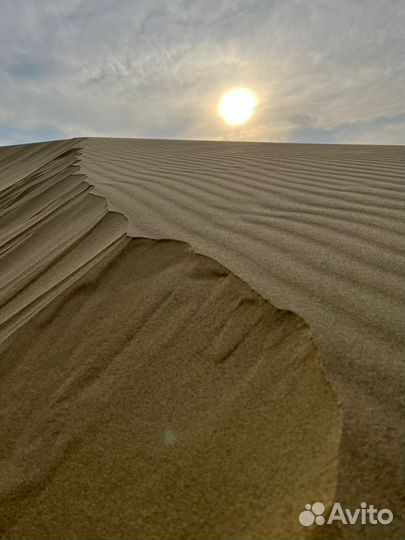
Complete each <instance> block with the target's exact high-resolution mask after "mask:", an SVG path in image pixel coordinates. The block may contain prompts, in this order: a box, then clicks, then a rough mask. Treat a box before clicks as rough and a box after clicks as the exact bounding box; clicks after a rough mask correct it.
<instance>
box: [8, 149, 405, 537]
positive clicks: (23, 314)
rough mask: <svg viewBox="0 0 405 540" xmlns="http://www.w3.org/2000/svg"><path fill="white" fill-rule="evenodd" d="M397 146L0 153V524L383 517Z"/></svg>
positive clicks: (94, 527) (280, 525)
mask: <svg viewBox="0 0 405 540" xmlns="http://www.w3.org/2000/svg"><path fill="white" fill-rule="evenodd" d="M401 152H402V151H401V149H399V148H394V147H391V148H390V147H356V146H348V147H344V146H330V145H327V146H319V145H279V144H249V143H210V142H187V141H182V142H181V141H147V140H125V139H113V140H111V139H84V140H73V141H62V142H55V143H48V144H46V143H43V144H39V145H26V146H23V147H9V148H3V149H0V204H1V211H2V213H1V217H0V220H1V221H0V225H1V237H0V238H1V246H2V247H1V249H2V252H1V253H0V278H1V284H2V292H1V297H0V306H1V307H0V325H1V326H0V338H1V339H2V340H3V344H2V345H1V351H0V352H1V357H2V360H1V362H0V396H1V397H0V399H1V405H0V407H1V408H0V411H2V414H3V417H2V422H1V423H0V430H1V436H0V441H1V442H0V457H1V459H3V460H4V461H3V462H2V466H1V467H0V475H2V476H1V477H0V478H1V479H2V480H1V482H0V501H2V502H1V506H0V530H1V531H2V535H3V536H5V537H10V538H21V537H27V538H32V537H38V538H39V537H47V538H51V537H52V538H56V537H57V538H63V537H65V538H66V537H77V538H94V537H99V538H111V537H117V538H118V537H119V538H132V537H146V538H169V537H170V538H207V537H210V538H229V537H238V538H270V537H272V538H292V537H293V538H305V537H313V536H314V535H315V536H317V537H320V538H322V537H323V538H330V537H331V536H332V537H335V538H337V537H348V538H354V537H358V538H381V537H384V538H399V537H401V534H402V533H401V522H400V520H399V519H398V514H399V513H400V512H401V509H402V473H401V469H402V458H401V456H402V452H401V439H402V431H401V426H402V423H401V420H402V418H401V408H400V401H401V397H402V370H401V352H402V347H403V345H402V335H401V324H402V322H403V311H402V304H401V295H402V289H401V277H402V257H403V253H402V245H401V233H402V219H403V218H402V213H401V210H402V198H401V193H402V181H403V172H404V163H403V157H402V154H401ZM89 183H90V184H93V185H94V186H95V189H94V192H95V194H97V195H102V196H103V197H105V199H106V201H105V199H103V197H96V196H94V195H91V194H90V193H89V191H90V190H89V185H88V184H89ZM107 206H108V208H109V209H110V212H107ZM111 210H115V211H117V212H119V213H113V212H111ZM127 220H128V223H127ZM127 230H128V232H129V234H130V235H131V236H135V237H149V238H173V239H175V240H181V241H183V242H187V243H188V244H189V245H190V246H191V247H192V249H190V247H189V246H188V245H187V244H184V243H182V242H179V241H166V242H156V241H153V240H146V239H139V238H138V239H134V240H130V239H129V238H128V237H126V236H125V233H126V231H127ZM193 250H194V251H193ZM195 251H197V252H200V253H203V254H204V255H208V256H209V257H212V259H210V258H207V257H205V256H202V255H198V256H197V255H195ZM213 259H215V260H216V261H219V263H220V264H218V262H215V260H213ZM221 265H224V266H221ZM225 267H226V268H225ZM236 276H240V277H242V278H243V280H244V281H245V282H243V281H241V280H240V279H239V278H237V277H236ZM251 287H253V289H256V291H258V293H260V295H261V296H259V294H258V293H256V292H254V290H252V289H251ZM263 298H265V299H267V301H265V300H263ZM274 305H276V306H277V308H283V309H289V310H293V311H295V312H296V313H298V314H299V315H301V316H302V317H303V318H304V319H305V320H306V321H307V322H309V323H310V327H311V332H309V330H308V327H307V325H306V324H305V323H304V322H303V321H302V319H300V318H299V317H297V316H296V315H293V314H292V313H289V312H285V311H280V310H279V309H277V308H275V307H274ZM311 334H312V335H314V336H315V340H316V343H317V344H318V346H319V347H320V351H321V355H322V359H323V364H324V368H325V370H326V374H327V377H328V378H329V380H330V381H331V382H332V384H333V386H334V388H335V390H336V392H337V397H336V395H335V393H334V392H335V391H334V390H333V389H332V387H331V386H330V384H329V382H328V380H327V379H326V378H325V376H324V374H323V368H322V366H321V362H320V358H319V353H318V350H317V348H316V347H315V345H314V342H313V340H312V337H311ZM338 400H341V401H342V406H343V413H344V416H343V422H344V424H343V430H342V414H341V410H340V408H339V405H338ZM134 486H137V487H136V489H135V488H134ZM314 500H322V501H323V502H324V503H325V504H330V503H331V502H333V501H334V500H339V501H341V502H342V503H345V504H346V505H348V506H351V507H353V508H355V507H357V506H359V504H360V502H361V501H363V500H367V502H369V503H373V504H375V505H377V506H379V507H389V508H391V509H392V510H393V511H394V513H395V514H396V520H394V523H393V524H392V525H391V526H390V527H378V526H377V527H376V526H374V527H370V526H368V527H363V528H362V527H361V526H360V527H351V528H350V529H349V528H346V529H345V528H343V529H341V530H334V531H327V530H326V528H318V529H316V528H315V529H313V528H311V529H303V528H302V527H300V526H299V524H298V521H297V516H298V513H299V512H300V511H301V510H302V509H303V506H304V504H305V503H306V502H311V501H314Z"/></svg>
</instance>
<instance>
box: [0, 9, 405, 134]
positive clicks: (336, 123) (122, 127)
mask: <svg viewBox="0 0 405 540" xmlns="http://www.w3.org/2000/svg"><path fill="white" fill-rule="evenodd" d="M404 30H405V25H404V8H403V3H402V2H401V1H400V0H356V2H353V0H311V2H307V1H303V0H233V1H232V0H222V1H221V0H172V1H170V0H169V1H167V0H166V1H163V0H135V1H133V0H132V1H131V0H108V1H107V0H86V1H83V0H64V2H54V1H53V0H41V2H38V1H36V0H3V1H2V2H1V4H0V88H1V100H0V144H13V143H18V142H29V141H32V140H41V139H47V138H50V139H52V138H63V137H74V136H95V135H98V136H121V137H157V138H189V139H240V140H263V141H299V142H338V143H357V142H358V143H373V144H403V143H404V125H405V115H404V113H405V106H404V88H405V85H404V61H403V34H404ZM241 85H243V86H248V87H250V88H252V89H253V90H254V91H255V92H256V94H257V95H258V97H259V105H258V107H257V110H256V113H255V115H254V117H253V118H252V120H251V121H249V122H248V124H246V125H245V126H242V127H239V128H235V127H233V128H232V127H230V126H226V125H225V124H224V123H223V122H222V121H221V119H220V118H219V117H218V115H217V111H216V105H217V102H218V100H219V98H220V96H221V94H222V93H223V92H225V91H226V90H228V89H229V88H232V87H233V86H241Z"/></svg>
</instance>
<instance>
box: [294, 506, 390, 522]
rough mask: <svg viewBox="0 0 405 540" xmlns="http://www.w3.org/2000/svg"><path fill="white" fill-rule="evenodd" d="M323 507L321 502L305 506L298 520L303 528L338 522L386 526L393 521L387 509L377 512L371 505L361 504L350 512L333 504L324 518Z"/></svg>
mask: <svg viewBox="0 0 405 540" xmlns="http://www.w3.org/2000/svg"><path fill="white" fill-rule="evenodd" d="M324 513H325V506H324V504H322V503H321V502H315V503H313V504H306V505H305V510H304V511H303V512H301V513H300V515H299V516H298V520H299V522H300V523H301V525H303V526H304V527H310V526H311V525H313V524H314V523H315V524H316V525H325V523H326V524H327V525H330V524H331V523H336V522H340V523H342V524H343V525H354V524H355V523H361V524H362V525H366V524H370V525H377V524H378V523H380V524H381V525H388V524H389V523H391V522H392V520H393V519H394V515H393V513H392V512H391V510H388V508H383V509H382V510H378V509H377V508H375V506H373V505H372V504H370V505H367V503H365V502H362V503H361V504H360V508H356V509H355V510H350V509H349V508H342V505H341V504H340V503H338V502H335V503H334V505H333V506H332V509H331V511H330V513H329V516H328V517H327V518H326V517H325V516H324V515H323V514H324Z"/></svg>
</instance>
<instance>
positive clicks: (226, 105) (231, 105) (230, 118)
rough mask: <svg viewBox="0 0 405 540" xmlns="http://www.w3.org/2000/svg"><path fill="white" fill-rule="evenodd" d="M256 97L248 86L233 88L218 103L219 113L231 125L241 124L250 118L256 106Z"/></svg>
mask: <svg viewBox="0 0 405 540" xmlns="http://www.w3.org/2000/svg"><path fill="white" fill-rule="evenodd" d="M256 104H257V103H256V97H255V95H254V93H253V92H251V91H250V90H248V89H246V88H233V89H232V90H229V91H228V92H226V94H224V95H223V96H222V97H221V99H220V101H219V103H218V113H219V115H220V116H221V117H222V118H223V119H224V121H225V122H226V123H227V124H229V125H231V126H240V125H241V124H244V123H245V122H247V121H248V120H249V118H250V117H251V116H252V114H253V112H254V110H255V107H256Z"/></svg>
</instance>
